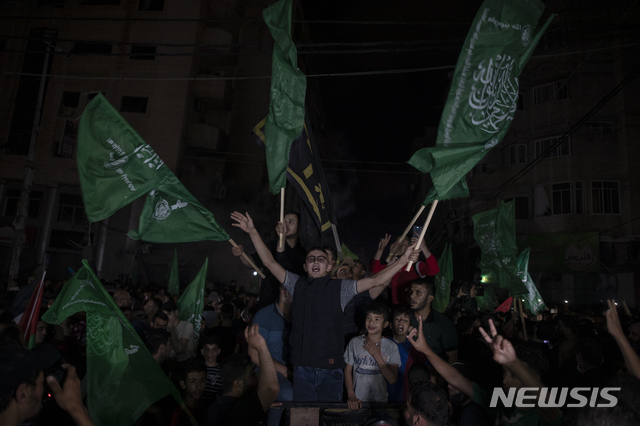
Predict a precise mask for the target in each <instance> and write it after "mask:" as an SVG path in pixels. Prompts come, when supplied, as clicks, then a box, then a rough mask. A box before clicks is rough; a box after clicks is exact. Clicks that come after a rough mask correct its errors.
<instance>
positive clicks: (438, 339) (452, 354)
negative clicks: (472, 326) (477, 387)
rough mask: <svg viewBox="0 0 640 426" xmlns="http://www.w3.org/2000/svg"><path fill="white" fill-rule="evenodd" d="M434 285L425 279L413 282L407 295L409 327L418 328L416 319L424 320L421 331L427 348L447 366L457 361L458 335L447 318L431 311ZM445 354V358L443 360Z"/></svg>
mask: <svg viewBox="0 0 640 426" xmlns="http://www.w3.org/2000/svg"><path fill="white" fill-rule="evenodd" d="M434 294H435V285H434V284H433V282H432V281H427V280H426V279H418V280H414V281H413V282H412V283H411V292H410V293H409V305H410V308H411V311H413V315H412V316H411V326H412V327H413V328H418V318H419V317H422V318H424V320H423V322H422V329H423V331H424V337H425V338H426V339H427V344H428V345H429V347H430V348H431V349H432V350H433V351H434V352H435V353H436V354H438V356H440V357H441V358H443V359H446V360H447V361H448V362H449V364H453V363H454V362H456V361H457V360H458V335H457V334H456V328H455V326H454V325H453V323H452V322H451V320H450V319H449V318H447V317H446V316H444V315H443V314H441V313H440V312H436V311H435V310H433V309H431V303H432V302H433V298H434ZM445 354H446V358H445Z"/></svg>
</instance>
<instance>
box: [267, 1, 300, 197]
mask: <svg viewBox="0 0 640 426" xmlns="http://www.w3.org/2000/svg"><path fill="white" fill-rule="evenodd" d="M292 9H293V1H292V0H279V1H278V2H276V3H274V4H272V5H271V6H269V7H268V8H266V9H265V10H264V11H263V12H262V16H263V18H264V22H265V23H266V24H267V27H269V31H270V32H271V36H272V37H273V39H274V45H273V57H272V60H271V92H270V98H271V102H270V103H269V114H268V115H267V121H266V124H265V136H266V140H265V151H266V157H267V170H268V172H269V189H270V190H271V192H272V193H273V194H277V193H278V191H280V189H282V188H284V187H285V186H286V182H287V166H288V165H289V150H290V149H291V144H292V143H293V140H294V139H296V138H297V137H298V136H300V134H301V133H302V128H303V127H304V97H305V93H306V90H307V80H306V78H305V76H304V74H303V72H302V71H300V70H299V69H298V58H297V55H298V52H297V50H296V46H295V45H294V44H293V40H292V39H291V16H292Z"/></svg>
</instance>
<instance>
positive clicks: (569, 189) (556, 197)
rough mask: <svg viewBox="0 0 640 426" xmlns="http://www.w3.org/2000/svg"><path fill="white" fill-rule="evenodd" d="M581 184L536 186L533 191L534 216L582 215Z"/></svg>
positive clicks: (578, 182) (566, 183) (567, 183)
mask: <svg viewBox="0 0 640 426" xmlns="http://www.w3.org/2000/svg"><path fill="white" fill-rule="evenodd" d="M583 187H584V185H583V182H581V181H575V182H558V183H552V184H549V185H538V186H536V187H535V190H534V215H535V216H552V215H567V214H582V213H584V190H583Z"/></svg>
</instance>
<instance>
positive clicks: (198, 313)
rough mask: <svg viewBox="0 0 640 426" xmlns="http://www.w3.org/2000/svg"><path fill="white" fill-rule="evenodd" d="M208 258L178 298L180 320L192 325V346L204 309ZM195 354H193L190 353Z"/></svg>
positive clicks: (195, 343)
mask: <svg viewBox="0 0 640 426" xmlns="http://www.w3.org/2000/svg"><path fill="white" fill-rule="evenodd" d="M208 265H209V258H207V259H205V261H204V264H203V265H202V268H200V272H198V275H196V277H195V278H194V279H193V281H192V282H191V284H189V286H188V287H187V288H186V289H185V291H184V293H182V296H180V299H179V300H178V313H179V316H180V319H181V320H182V321H187V322H189V323H191V324H192V325H193V347H194V349H195V348H197V347H198V340H199V337H200V328H201V327H202V311H203V310H204V286H205V284H206V281H207V267H208ZM191 355H192V356H195V354H191Z"/></svg>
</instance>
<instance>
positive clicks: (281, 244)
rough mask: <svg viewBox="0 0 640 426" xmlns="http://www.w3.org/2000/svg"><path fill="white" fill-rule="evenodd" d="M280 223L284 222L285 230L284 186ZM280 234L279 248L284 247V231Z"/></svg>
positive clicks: (281, 198)
mask: <svg viewBox="0 0 640 426" xmlns="http://www.w3.org/2000/svg"><path fill="white" fill-rule="evenodd" d="M280 223H281V224H282V228H283V231H284V188H280ZM279 235H280V239H279V240H278V248H283V247H284V233H282V234H279ZM263 278H264V277H263Z"/></svg>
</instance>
